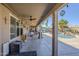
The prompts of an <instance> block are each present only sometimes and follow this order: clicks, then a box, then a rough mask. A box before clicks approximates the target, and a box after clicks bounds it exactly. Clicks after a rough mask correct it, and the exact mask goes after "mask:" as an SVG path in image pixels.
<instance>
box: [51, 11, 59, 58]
mask: <svg viewBox="0 0 79 59" xmlns="http://www.w3.org/2000/svg"><path fill="white" fill-rule="evenodd" d="M52 17H53V18H52V19H53V24H52V25H53V27H52V28H53V33H52V35H53V38H52V55H53V56H57V55H58V36H57V35H58V26H57V24H58V20H57V14H56V12H55V11H54V12H52Z"/></svg>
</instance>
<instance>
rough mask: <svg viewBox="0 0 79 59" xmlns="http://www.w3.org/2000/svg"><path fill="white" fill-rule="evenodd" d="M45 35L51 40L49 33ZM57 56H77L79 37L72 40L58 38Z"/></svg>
mask: <svg viewBox="0 0 79 59" xmlns="http://www.w3.org/2000/svg"><path fill="white" fill-rule="evenodd" d="M44 34H45V35H47V36H49V37H51V38H52V35H51V34H49V33H44ZM58 55H59V56H79V36H78V35H77V38H73V39H64V38H59V37H58Z"/></svg>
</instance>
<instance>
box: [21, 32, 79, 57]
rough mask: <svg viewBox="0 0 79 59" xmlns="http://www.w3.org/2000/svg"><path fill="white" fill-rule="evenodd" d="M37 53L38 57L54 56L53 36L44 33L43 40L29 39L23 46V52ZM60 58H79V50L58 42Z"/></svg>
mask: <svg viewBox="0 0 79 59" xmlns="http://www.w3.org/2000/svg"><path fill="white" fill-rule="evenodd" d="M26 51H37V56H51V55H52V35H51V34H47V33H43V38H42V39H28V40H26V42H25V43H23V45H22V49H21V52H26ZM58 56H79V49H77V48H74V47H72V46H71V45H68V44H66V43H64V42H62V41H61V40H58Z"/></svg>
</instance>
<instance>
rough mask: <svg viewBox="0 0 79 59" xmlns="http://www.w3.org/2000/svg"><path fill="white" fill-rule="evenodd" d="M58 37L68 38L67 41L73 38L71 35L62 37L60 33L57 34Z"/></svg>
mask: <svg viewBox="0 0 79 59" xmlns="http://www.w3.org/2000/svg"><path fill="white" fill-rule="evenodd" d="M58 37H61V38H68V39H69V38H70V39H71V38H74V36H72V35H64V34H61V33H59V34H58Z"/></svg>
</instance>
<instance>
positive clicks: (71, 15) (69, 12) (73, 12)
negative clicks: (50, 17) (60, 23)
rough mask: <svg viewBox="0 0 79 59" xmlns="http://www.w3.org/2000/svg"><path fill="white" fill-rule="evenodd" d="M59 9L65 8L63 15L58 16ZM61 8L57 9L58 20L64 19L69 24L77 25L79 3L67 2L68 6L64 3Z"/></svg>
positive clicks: (78, 20)
mask: <svg viewBox="0 0 79 59" xmlns="http://www.w3.org/2000/svg"><path fill="white" fill-rule="evenodd" d="M61 10H65V14H64V15H63V16H60V11H61ZM61 10H59V11H58V20H61V19H65V20H67V21H68V22H69V23H68V24H69V25H70V26H73V25H79V3H71V4H68V7H67V5H66V6H64V7H63V8H62V9H61Z"/></svg>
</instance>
